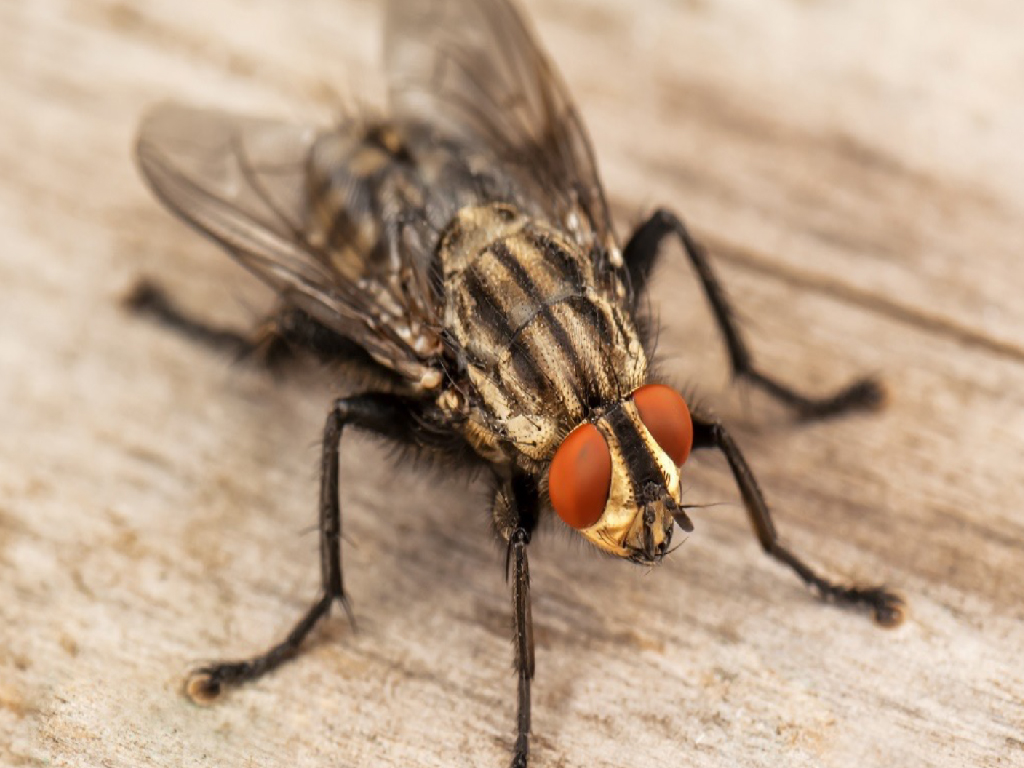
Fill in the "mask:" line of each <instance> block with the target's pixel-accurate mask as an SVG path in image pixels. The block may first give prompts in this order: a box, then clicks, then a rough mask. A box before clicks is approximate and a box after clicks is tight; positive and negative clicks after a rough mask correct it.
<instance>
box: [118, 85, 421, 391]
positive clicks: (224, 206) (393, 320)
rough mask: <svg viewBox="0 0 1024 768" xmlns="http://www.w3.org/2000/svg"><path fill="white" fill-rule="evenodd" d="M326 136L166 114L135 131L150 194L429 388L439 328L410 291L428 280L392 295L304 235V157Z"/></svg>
mask: <svg viewBox="0 0 1024 768" xmlns="http://www.w3.org/2000/svg"><path fill="white" fill-rule="evenodd" d="M323 138H324V135H323V134H318V132H317V131H315V130H314V129H312V128H308V127H300V126H294V125H290V124H287V123H283V122H278V121H273V120H263V119H257V118H248V117H244V116H240V115H235V114H230V113H225V112H219V111H214V110H202V109H194V108H190V107H185V106H179V105H174V104H167V105H161V106H159V107H157V108H156V109H154V110H153V111H152V112H151V113H150V114H149V115H147V117H146V118H145V120H144V121H143V123H142V126H141V128H140V131H139V138H138V143H137V147H136V152H137V158H138V163H139V166H140V168H141V170H142V173H143V175H144V176H145V178H146V181H147V182H148V183H149V185H150V186H151V187H152V189H153V191H154V192H155V193H156V195H157V196H158V197H159V198H160V199H161V200H162V201H163V202H164V203H165V204H166V205H167V206H168V207H169V208H171V209H172V210H173V211H174V212H175V213H177V214H178V215H179V216H181V217H182V218H183V219H184V220H185V221H187V222H188V223H189V224H191V225H192V226H194V227H196V228H197V229H198V230H200V231H201V232H203V233H204V234H206V235H207V236H209V237H211V238H213V239H214V240H215V241H216V242H218V243H219V244H220V245H222V246H223V247H224V248H225V249H227V250H228V252H229V253H230V254H231V255H232V256H233V257H234V258H235V259H237V260H238V261H239V262H240V263H241V264H242V265H243V266H244V267H245V268H246V269H248V270H249V271H251V272H252V273H254V274H255V275H256V276H257V277H258V278H260V279H261V280H262V281H263V282H265V283H266V284H268V285H269V286H270V287H271V288H273V289H274V290H275V291H277V293H278V294H280V296H281V297H282V298H283V299H284V300H285V301H286V302H288V303H290V304H292V305H294V306H296V307H299V308H300V309H302V310H304V311H306V312H307V313H309V314H310V315H311V316H312V317H314V318H315V319H316V320H317V321H319V322H320V323H322V324H323V325H324V326H326V327H328V328H330V329H332V330H334V331H336V332H337V333H339V334H341V335H343V336H345V337H347V338H350V339H352V340H353V341H355V342H356V343H358V344H360V345H361V346H362V347H363V348H364V349H365V350H366V351H367V352H368V353H369V354H370V355H371V356H373V357H374V358H375V359H376V360H377V361H378V362H380V363H382V364H384V365H386V366H387V367H389V368H391V369H392V370H394V371H395V372H396V373H398V374H399V375H401V376H404V377H407V378H409V379H411V381H412V382H415V383H419V384H421V385H422V384H424V383H425V382H428V381H429V382H433V381H434V380H436V379H437V374H436V370H434V369H433V368H431V367H430V365H429V359H430V357H431V355H432V354H433V353H434V351H435V350H436V349H438V348H439V347H440V343H439V341H438V340H437V339H435V338H434V337H433V335H432V334H433V331H432V330H431V328H433V327H436V324H435V323H433V322H432V318H430V317H428V316H427V317H425V316H424V315H428V314H429V311H428V310H426V309H425V308H426V307H427V306H428V305H429V301H427V300H425V298H424V297H422V296H415V297H413V296H410V295H408V293H407V291H408V290H409V289H410V286H411V287H412V289H415V287H416V286H417V285H418V284H421V283H423V282H424V281H418V282H417V281H409V280H408V279H405V280H404V281H403V282H402V284H401V285H399V286H398V287H397V288H396V287H395V283H396V282H398V280H397V279H396V280H389V279H388V278H389V276H393V277H396V278H397V277H398V276H395V275H389V274H388V272H389V270H382V269H380V265H379V264H378V263H375V262H374V261H373V259H372V258H371V257H370V255H369V253H365V254H363V260H362V261H360V262H359V263H358V264H357V265H356V266H357V268H356V269H355V270H353V268H352V258H351V257H348V258H347V259H346V260H342V259H339V258H337V254H333V253H332V252H330V251H329V250H326V249H324V248H323V247H319V246H317V245H315V244H314V243H312V242H311V241H310V239H309V237H308V236H307V232H308V231H309V226H310V220H311V216H312V215H313V214H312V212H311V210H310V207H311V200H310V192H309V188H308V184H309V165H310V163H309V160H310V153H311V152H313V151H315V149H316V147H317V146H318V142H319V141H321V140H322V139H323ZM398 266H399V267H400V266H401V265H398ZM390 267H391V269H390V271H392V272H393V271H396V270H397V267H396V266H395V265H394V264H391V265H390ZM399 271H400V270H399ZM412 315H416V316H415V317H413V316H412Z"/></svg>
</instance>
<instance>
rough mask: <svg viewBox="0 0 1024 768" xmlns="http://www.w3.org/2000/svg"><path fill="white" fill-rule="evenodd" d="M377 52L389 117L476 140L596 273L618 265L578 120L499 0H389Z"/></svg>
mask: <svg viewBox="0 0 1024 768" xmlns="http://www.w3.org/2000/svg"><path fill="white" fill-rule="evenodd" d="M385 57H386V63H387V68H388V81H389V88H390V90H389V97H390V107H391V110H392V114H393V115H394V116H395V117H396V118H399V119H406V120H413V121H418V122H424V123H428V124H432V125H435V126H437V127H439V128H440V129H441V130H443V131H445V132H447V133H448V134H450V135H452V136H453V137H455V138H457V139H459V140H461V141H464V142H466V143H468V144H470V145H471V146H474V147H475V148H477V149H480V148H486V149H487V150H488V151H489V152H490V153H491V155H492V156H493V157H494V158H495V159H496V160H497V161H498V162H500V163H502V164H503V166H504V168H505V169H507V170H508V171H509V172H511V173H513V174H514V175H515V177H516V180H517V182H518V185H519V187H520V189H521V190H522V193H523V195H524V196H525V197H526V198H527V199H530V200H532V201H537V202H539V203H540V204H541V206H542V208H543V210H544V212H545V213H546V215H547V217H548V218H549V219H550V220H551V221H552V223H556V224H558V225H560V226H562V227H563V228H565V229H566V230H567V231H568V232H570V233H572V234H573V235H575V236H576V238H577V240H578V241H579V242H580V245H582V246H584V247H586V248H588V249H589V250H590V251H591V252H592V253H593V254H594V257H595V259H596V260H597V261H598V262H599V263H598V264H597V265H596V266H597V267H598V269H599V274H600V273H601V271H602V270H603V268H604V267H606V266H607V262H609V261H610V263H611V265H612V266H614V267H618V266H620V265H621V254H620V253H619V249H618V246H617V244H616V242H615V239H614V234H613V232H612V229H611V225H610V222H609V217H608V209H607V205H606V203H605V198H604V191H603V189H602V187H601V182H600V180H599V178H598V173H597V166H596V164H595V162H594V156H593V151H592V150H591V147H590V140H589V139H588V137H587V134H586V130H585V129H584V127H583V123H582V121H581V119H580V116H579V114H578V113H577V111H576V108H575V107H574V106H573V103H572V100H571V99H570V98H569V94H568V92H567V91H566V88H565V86H564V84H563V83H562V80H561V78H560V76H559V74H558V72H557V71H556V70H555V68H554V66H553V65H552V64H551V62H550V61H549V60H548V59H547V57H546V56H545V55H544V52H543V51H542V50H541V49H540V47H539V45H538V43H537V41H536V40H535V38H534V36H533V35H532V33H531V31H530V29H529V28H528V27H527V25H526V22H525V21H524V19H523V18H522V16H521V15H520V14H519V12H518V11H517V10H516V8H515V6H513V5H512V3H511V2H509V0H429V1H427V2H413V1H412V0H389V1H388V5H387V21H386V31H385Z"/></svg>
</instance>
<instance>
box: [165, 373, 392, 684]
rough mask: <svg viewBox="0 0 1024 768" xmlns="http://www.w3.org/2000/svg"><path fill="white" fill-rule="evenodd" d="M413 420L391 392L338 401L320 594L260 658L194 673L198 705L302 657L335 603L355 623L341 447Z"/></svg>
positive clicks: (326, 485)
mask: <svg viewBox="0 0 1024 768" xmlns="http://www.w3.org/2000/svg"><path fill="white" fill-rule="evenodd" d="M409 422H410V414H409V408H408V405H407V403H406V402H405V401H403V400H402V399H401V398H399V397H397V396H396V395H392V394H375V393H368V394H363V395H356V396H353V397H348V398H343V399H341V400H338V401H337V402H335V404H334V407H333V408H331V412H330V414H329V415H328V417H327V421H326V423H325V424H324V434H323V451H322V454H321V467H320V472H321V481H320V579H321V592H320V595H319V596H318V597H317V599H316V600H315V601H314V602H313V604H312V605H311V606H310V607H309V609H308V610H307V611H306V612H305V613H304V614H303V615H302V617H301V618H300V619H299V620H298V621H297V622H296V623H295V625H294V627H292V629H291V631H290V632H289V633H288V634H287V636H286V637H285V638H284V639H283V640H281V641H280V642H278V643H275V644H274V645H272V646H271V647H270V648H268V649H267V650H265V651H264V652H263V653H260V654H258V655H256V656H253V657H251V658H248V659H243V660H240V661H224V662H218V663H215V664H211V665H209V666H204V667H200V668H198V669H195V670H193V671H192V672H191V673H190V675H189V677H188V680H187V681H186V683H185V690H186V692H187V693H188V695H189V697H190V698H192V699H193V701H197V702H207V701H210V700H212V699H214V698H216V697H217V696H218V695H220V693H221V691H222V689H223V688H224V686H233V685H241V684H243V683H246V682H250V681H252V680H256V679H257V678H259V677H262V676H263V675H265V674H266V673H267V672H270V671H271V670H273V669H275V668H276V667H278V666H280V665H281V664H282V663H283V662H285V661H287V660H288V659H290V658H292V657H293V656H295V654H296V653H298V650H299V646H300V645H301V644H302V642H303V641H304V640H305V639H306V637H307V636H308V635H309V633H310V632H311V631H312V630H313V627H315V626H316V625H317V623H319V621H320V620H321V619H323V618H324V617H325V616H327V615H328V613H329V612H330V610H331V606H332V605H333V604H334V602H335V601H337V602H339V603H340V604H341V606H342V608H343V609H344V610H345V613H346V614H347V616H348V618H349V621H350V622H351V623H352V624H353V625H354V624H355V621H354V618H353V615H352V610H351V607H350V606H349V601H348V596H347V595H346V593H345V587H344V582H343V580H342V573H341V501H340V498H339V495H338V474H339V464H338V457H339V448H340V444H341V434H342V431H343V430H344V428H345V427H346V426H355V427H359V428H361V429H366V430H369V431H371V432H374V433H377V434H380V435H385V436H389V437H398V438H401V437H403V434H402V433H403V432H404V431H405V429H406V425H408V424H409Z"/></svg>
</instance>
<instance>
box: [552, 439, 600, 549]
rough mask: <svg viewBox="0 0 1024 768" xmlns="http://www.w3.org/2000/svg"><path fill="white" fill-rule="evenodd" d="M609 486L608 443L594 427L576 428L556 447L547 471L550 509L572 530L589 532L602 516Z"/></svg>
mask: <svg viewBox="0 0 1024 768" xmlns="http://www.w3.org/2000/svg"><path fill="white" fill-rule="evenodd" d="M611 482H612V457H611V453H609V451H608V443H606V442H605V441H604V437H602V436H601V433H600V432H599V431H598V429H597V427H595V426H594V425H593V424H583V425H581V426H579V427H576V429H574V430H573V431H572V432H570V433H569V436H568V437H566V438H565V440H563V441H562V444H561V445H560V446H558V450H557V451H555V458H554V459H553V460H552V462H551V469H550V470H548V495H549V496H550V497H551V506H553V507H554V508H555V512H557V513H558V516H559V517H560V518H562V520H564V521H565V522H566V523H567V524H568V525H571V526H572V527H573V528H576V529H577V530H580V529H582V528H589V527H590V526H592V525H593V524H594V523H596V522H597V521H598V520H599V519H600V517H601V515H602V514H603V513H604V506H605V503H606V502H607V501H608V489H609V488H610V487H611Z"/></svg>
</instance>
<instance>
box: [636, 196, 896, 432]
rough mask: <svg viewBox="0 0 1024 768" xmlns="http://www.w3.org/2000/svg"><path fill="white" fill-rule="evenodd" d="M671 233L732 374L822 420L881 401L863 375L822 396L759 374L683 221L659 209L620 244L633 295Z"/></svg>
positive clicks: (875, 386)
mask: <svg viewBox="0 0 1024 768" xmlns="http://www.w3.org/2000/svg"><path fill="white" fill-rule="evenodd" d="M670 235H675V236H676V237H677V238H678V239H679V241H680V243H681V244H682V246H683V250H684V251H685V252H686V256H687V258H689V260H690V263H691V264H692V265H693V269H694V271H695V272H696V273H697V278H698V279H699V280H700V284H701V287H702V288H703V289H704V295H705V296H706V297H707V300H708V304H710V305H711V312H712V314H713V315H714V317H715V323H716V324H717V325H718V329H719V331H721V333H722V337H723V338H724V340H725V346H726V348H727V350H728V352H729V362H730V364H731V366H732V371H733V375H734V376H736V377H737V378H742V379H746V380H747V381H749V382H750V383H751V384H753V385H754V386H756V387H759V388H760V389H761V390H763V391H764V392H766V393H767V394H769V395H771V396H772V397H774V398H775V399H776V400H778V401H779V402H781V403H783V404H785V405H787V406H789V407H790V408H792V409H793V410H794V411H796V413H797V414H799V415H800V417H801V418H803V419H808V420H812V419H825V418H829V417H831V416H837V415H839V414H843V413H847V412H849V411H856V410H866V409H873V408H877V407H878V406H880V405H882V403H883V402H884V400H885V390H884V389H883V388H882V385H881V384H880V383H879V382H878V381H877V380H875V379H872V378H864V379H859V380H857V381H854V382H852V383H851V384H849V385H847V386H846V387H843V388H842V389H840V390H839V391H837V392H835V393H833V394H831V395H826V396H824V397H814V396H810V395H805V394H803V393H801V392H799V391H797V390H796V389H794V388H792V387H790V386H788V385H787V384H784V383H782V382H781V381H779V380H778V379H776V378H774V377H772V376H769V375H768V374H766V373H764V372H762V371H761V370H760V369H759V368H758V367H757V366H756V365H755V364H754V360H753V356H752V355H751V353H750V349H749V348H748V347H747V344H746V341H745V340H744V339H743V335H742V334H741V333H740V329H739V326H738V325H737V323H736V319H735V316H734V313H733V311H732V308H731V307H730V306H729V301H728V299H727V298H726V295H725V291H724V290H723V289H722V285H721V283H720V282H719V280H718V277H717V276H716V275H715V273H714V271H713V270H712V269H711V263H710V261H709V260H708V257H707V254H706V253H705V252H704V249H703V248H701V246H700V245H699V244H698V243H697V241H696V240H694V238H693V237H692V236H691V235H690V233H689V231H688V230H687V229H686V225H685V224H683V222H682V220H680V219H679V217H677V216H676V215H675V214H674V213H672V212H671V211H667V210H664V209H660V210H658V211H655V213H654V214H653V215H652V216H651V217H650V218H649V219H648V220H647V221H646V222H644V223H643V224H641V225H640V226H639V227H637V229H636V231H634V232H633V235H632V236H631V237H630V239H629V242H628V243H627V244H626V248H625V251H624V253H623V258H624V260H625V262H626V267H627V269H628V271H629V276H630V281H631V282H632V284H633V289H634V291H635V293H636V295H640V294H641V293H642V292H643V291H644V290H645V289H646V286H647V280H648V278H649V277H650V274H651V272H652V271H653V269H654V265H655V262H656V260H657V255H658V248H659V246H660V245H661V243H662V241H663V240H665V238H666V237H668V236H670Z"/></svg>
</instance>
